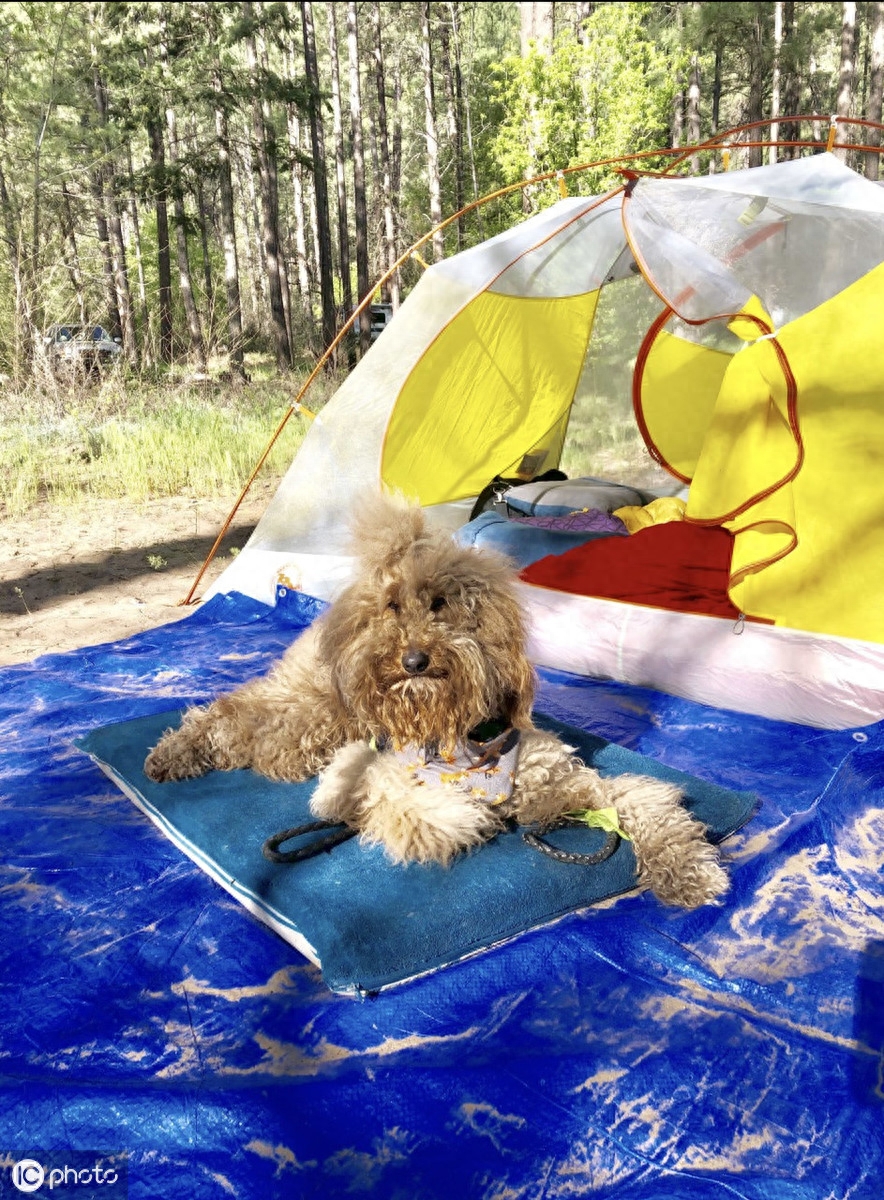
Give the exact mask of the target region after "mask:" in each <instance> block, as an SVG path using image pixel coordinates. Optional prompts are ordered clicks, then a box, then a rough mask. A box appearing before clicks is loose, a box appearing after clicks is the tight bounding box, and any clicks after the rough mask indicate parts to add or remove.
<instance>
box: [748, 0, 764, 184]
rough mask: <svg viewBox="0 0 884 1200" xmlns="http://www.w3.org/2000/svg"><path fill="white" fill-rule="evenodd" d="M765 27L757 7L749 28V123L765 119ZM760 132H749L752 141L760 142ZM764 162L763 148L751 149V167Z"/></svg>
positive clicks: (756, 130)
mask: <svg viewBox="0 0 884 1200" xmlns="http://www.w3.org/2000/svg"><path fill="white" fill-rule="evenodd" d="M764 72H765V64H764V25H763V21H762V14H761V13H760V12H759V10H758V8H757V7H756V8H755V10H754V12H753V14H752V19H751V23H750V26H749V99H748V111H747V113H746V119H747V121H748V122H750V123H751V122H754V121H761V120H763V119H764V111H763V108H764ZM758 134H759V130H758V128H755V129H753V130H750V131H749V136H750V139H751V140H752V141H757V140H758ZM763 161H764V151H763V149H762V147H761V146H750V147H749V166H750V167H760V166H761V164H762V162H763Z"/></svg>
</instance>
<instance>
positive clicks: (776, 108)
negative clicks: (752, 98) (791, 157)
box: [768, 0, 783, 163]
mask: <svg viewBox="0 0 884 1200" xmlns="http://www.w3.org/2000/svg"><path fill="white" fill-rule="evenodd" d="M782 61H783V0H776V3H775V4H774V56H773V72H772V75H771V85H770V115H771V122H770V140H771V142H774V143H776V142H777V141H778V140H779V136H780V126H779V122H778V121H777V117H779V115H780V78H781V75H782ZM768 161H769V162H771V163H775V162H776V161H777V147H776V145H772V146H770V147H769V148H768Z"/></svg>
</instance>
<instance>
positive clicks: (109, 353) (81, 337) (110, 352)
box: [43, 325, 123, 375]
mask: <svg viewBox="0 0 884 1200" xmlns="http://www.w3.org/2000/svg"><path fill="white" fill-rule="evenodd" d="M43 342H44V344H45V346H46V354H47V356H48V358H49V363H50V365H51V367H52V370H53V371H54V372H55V373H56V374H82V375H94V374H100V373H101V372H102V371H103V370H105V369H106V368H107V367H110V366H113V364H114V363H116V362H118V361H119V359H120V356H121V355H122V353H123V347H122V345H121V344H120V342H121V339H120V338H112V337H111V335H110V334H109V333H108V332H107V330H106V329H105V328H104V327H103V326H102V325H50V326H49V328H48V329H47V330H46V333H45V335H44V337H43Z"/></svg>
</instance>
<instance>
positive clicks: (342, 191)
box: [325, 4, 353, 320]
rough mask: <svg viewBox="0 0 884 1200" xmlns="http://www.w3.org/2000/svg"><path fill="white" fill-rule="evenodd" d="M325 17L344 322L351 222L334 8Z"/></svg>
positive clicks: (349, 301)
mask: <svg viewBox="0 0 884 1200" xmlns="http://www.w3.org/2000/svg"><path fill="white" fill-rule="evenodd" d="M325 10H326V13H327V15H328V51H329V63H330V67H331V95H332V117H333V121H334V125H333V129H334V138H335V185H336V191H337V201H338V204H337V208H338V266H339V270H340V278H341V302H342V305H343V309H344V320H349V318H350V315H351V313H352V312H353V283H352V280H351V279H350V221H349V217H348V213H347V184H346V179H345V175H344V163H345V151H344V118H343V114H342V112H341V74H340V66H339V63H338V28H337V19H336V17H335V5H334V4H327V5H326V6H325Z"/></svg>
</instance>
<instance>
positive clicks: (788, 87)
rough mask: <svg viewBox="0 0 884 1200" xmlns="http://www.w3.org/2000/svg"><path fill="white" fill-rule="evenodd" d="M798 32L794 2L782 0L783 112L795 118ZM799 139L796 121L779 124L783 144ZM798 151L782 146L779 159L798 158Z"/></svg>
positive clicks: (797, 106)
mask: <svg viewBox="0 0 884 1200" xmlns="http://www.w3.org/2000/svg"><path fill="white" fill-rule="evenodd" d="M797 38H798V30H797V28H796V21H795V0H784V4H783V52H782V77H783V86H782V92H783V112H784V114H785V115H788V116H797V115H798V114H799V110H800V104H801V78H800V76H799V73H798V57H797V53H796V49H797ZM800 137H801V126H800V123H799V122H798V121H782V122H781V123H780V138H781V140H782V141H784V142H797V141H798V140H799V138H800ZM799 154H800V150H799V148H798V147H797V146H784V147H783V148H782V150H781V151H780V158H786V159H792V158H798V156H799Z"/></svg>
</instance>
